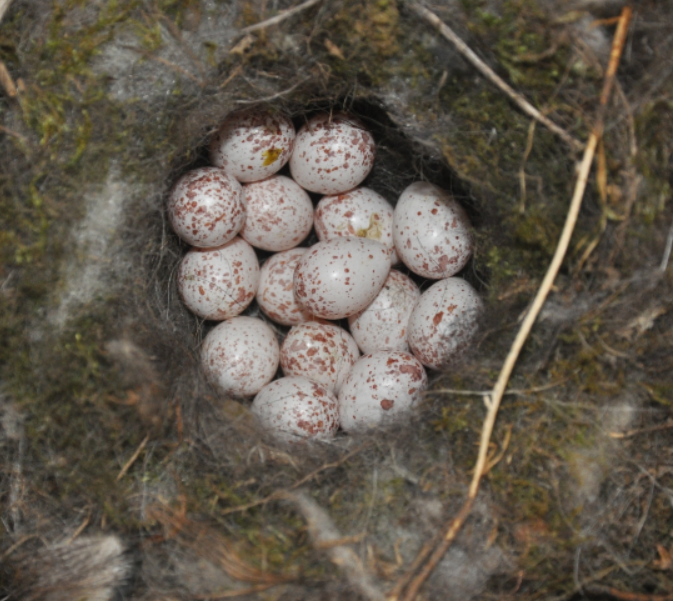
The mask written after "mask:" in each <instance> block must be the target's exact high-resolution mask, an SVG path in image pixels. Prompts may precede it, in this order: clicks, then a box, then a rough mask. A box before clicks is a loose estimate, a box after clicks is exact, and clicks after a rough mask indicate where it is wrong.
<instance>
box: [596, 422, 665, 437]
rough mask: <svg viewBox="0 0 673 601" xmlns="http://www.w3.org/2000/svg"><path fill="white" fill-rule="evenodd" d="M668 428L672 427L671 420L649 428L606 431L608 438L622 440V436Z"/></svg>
mask: <svg viewBox="0 0 673 601" xmlns="http://www.w3.org/2000/svg"><path fill="white" fill-rule="evenodd" d="M669 428H673V422H666V423H665V424H659V425H658V426H652V427H651V428H642V429H640V430H629V431H628V432H608V436H609V437H610V438H617V439H619V440H622V439H624V438H631V437H632V436H638V435H640V434H650V433H651V432H659V430H668V429H669Z"/></svg>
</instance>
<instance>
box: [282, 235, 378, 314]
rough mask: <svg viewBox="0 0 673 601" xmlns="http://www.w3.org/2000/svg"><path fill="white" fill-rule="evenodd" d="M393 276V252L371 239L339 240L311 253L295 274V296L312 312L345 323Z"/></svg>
mask: <svg viewBox="0 0 673 601" xmlns="http://www.w3.org/2000/svg"><path fill="white" fill-rule="evenodd" d="M389 272H390V250H389V249H388V248H387V247H386V246H384V245H383V244H380V243H379V242H374V241H373V240H369V239H368V238H335V239H333V240H326V241H324V242H318V243H317V244H314V245H313V246H312V247H311V248H309V249H308V251H307V252H306V254H305V255H304V256H303V258H302V259H301V261H299V264H298V265H297V269H296V270H295V272H294V294H295V297H296V299H297V300H298V301H299V302H300V303H301V304H302V305H304V307H306V308H307V309H308V310H309V311H311V312H313V314H314V315H317V316H318V317H323V318H325V319H341V318H343V317H348V316H349V315H353V314H354V313H357V312H358V311H362V309H364V308H365V307H366V306H367V305H369V303H371V302H372V301H373V300H374V299H375V298H376V295H377V294H378V293H379V291H380V290H381V288H382V286H383V283H384V282H385V281H386V278H387V277H388V273H389Z"/></svg>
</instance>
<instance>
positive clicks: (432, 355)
mask: <svg viewBox="0 0 673 601" xmlns="http://www.w3.org/2000/svg"><path fill="white" fill-rule="evenodd" d="M482 307H483V304H482V301H481V298H480V297H479V294H478V293H477V291H476V290H475V289H474V288H473V287H472V286H471V285H470V284H469V283H468V282H466V281H465V280H463V279H461V278H447V279H445V280H440V281H439V282H436V283H435V284H433V285H432V286H430V288H428V289H427V290H426V291H425V292H424V293H423V294H422V295H421V298H420V299H419V301H418V302H417V303H416V306H415V307H414V310H413V311H412V313H411V317H410V318H409V327H408V332H407V340H408V341H409V347H410V348H411V351H412V352H413V353H414V355H416V357H418V359H419V360H420V362H421V363H423V365H425V366H426V367H430V368H432V369H444V368H447V367H449V366H451V364H452V363H455V362H456V361H458V360H460V359H461V358H462V356H463V355H464V354H465V353H466V352H467V350H468V349H469V346H470V344H472V340H473V339H474V335H475V334H476V332H477V328H478V322H479V315H480V313H481V310H482Z"/></svg>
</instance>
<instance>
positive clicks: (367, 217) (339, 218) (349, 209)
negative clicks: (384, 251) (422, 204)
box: [314, 188, 399, 265]
mask: <svg viewBox="0 0 673 601" xmlns="http://www.w3.org/2000/svg"><path fill="white" fill-rule="evenodd" d="M314 225H315V233H316V234H317V236H318V239H319V240H331V239H332V238H337V237H344V236H346V237H353V236H359V237H360V238H369V239H370V240H376V241H377V242H380V243H381V244H385V245H386V246H388V247H390V248H392V249H393V256H392V262H393V265H395V264H396V263H398V262H399V259H398V257H397V253H396V252H395V248H394V245H393V206H392V205H391V204H390V203H389V202H388V201H387V200H386V199H385V198H383V196H381V195H380V194H378V193H377V192H374V190H370V189H369V188H356V189H355V190H351V191H350V192H344V193H343V194H336V195H333V196H323V198H322V199H321V200H320V202H319V203H318V206H317V207H316V209H315V217H314Z"/></svg>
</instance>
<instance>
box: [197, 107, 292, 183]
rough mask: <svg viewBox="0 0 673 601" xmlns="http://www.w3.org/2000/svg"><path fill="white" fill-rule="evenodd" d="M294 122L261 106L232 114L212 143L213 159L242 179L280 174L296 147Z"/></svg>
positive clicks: (245, 180) (259, 178) (217, 165)
mask: <svg viewBox="0 0 673 601" xmlns="http://www.w3.org/2000/svg"><path fill="white" fill-rule="evenodd" d="M294 140H295V130H294V125H293V124H292V121H290V119H289V118H288V117H286V116H285V115H283V114H282V113H274V112H271V111H265V110H260V109H251V110H244V111H237V112H235V113H231V114H230V115H228V116H227V117H226V118H225V120H224V121H223V122H222V124H221V125H220V127H219V128H218V130H217V131H216V132H215V134H214V135H213V137H212V139H211V142H210V160H211V162H212V163H213V165H215V166H216V167H221V168H222V169H224V170H225V171H226V172H227V173H229V174H230V175H232V176H233V177H235V178H236V179H237V180H238V181H239V182H256V181H259V180H262V179H264V178H266V177H269V176H271V175H273V174H275V173H277V172H278V171H279V170H280V169H281V168H282V167H283V166H284V165H285V164H286V163H287V162H288V161H289V160H290V156H291V155H292V149H293V148H294Z"/></svg>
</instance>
